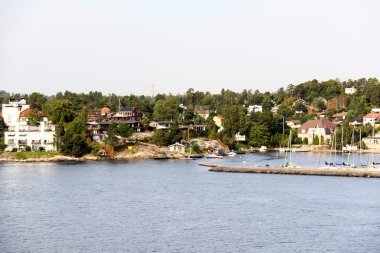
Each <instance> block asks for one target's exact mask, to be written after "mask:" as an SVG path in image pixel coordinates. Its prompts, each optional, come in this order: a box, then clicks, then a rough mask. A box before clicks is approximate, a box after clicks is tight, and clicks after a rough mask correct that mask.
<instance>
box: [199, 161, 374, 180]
mask: <svg viewBox="0 0 380 253" xmlns="http://www.w3.org/2000/svg"><path fill="white" fill-rule="evenodd" d="M199 165H200V166H205V167H209V168H210V169H209V171H212V172H231V173H261V174H285V175H311V176H339V177H367V178H380V170H375V169H372V168H363V169H361V168H349V167H348V168H344V167H343V168H342V167H336V168H292V167H281V166H273V167H259V166H225V165H219V164H218V165H217V164H208V163H200V164H199Z"/></svg>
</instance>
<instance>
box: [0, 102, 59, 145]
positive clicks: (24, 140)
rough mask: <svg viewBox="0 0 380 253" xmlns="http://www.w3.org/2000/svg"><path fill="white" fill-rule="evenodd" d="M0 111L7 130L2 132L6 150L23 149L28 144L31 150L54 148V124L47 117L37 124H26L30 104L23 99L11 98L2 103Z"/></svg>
mask: <svg viewBox="0 0 380 253" xmlns="http://www.w3.org/2000/svg"><path fill="white" fill-rule="evenodd" d="M2 112H3V118H4V121H5V124H7V126H8V130H7V131H5V132H4V143H5V144H6V145H7V148H6V151H12V150H13V149H16V150H25V148H26V146H29V147H30V148H31V149H32V150H39V149H44V150H49V151H50V150H56V147H55V146H54V133H55V125H53V124H51V122H50V121H49V120H48V118H47V117H43V120H42V121H41V122H39V125H38V126H31V125H29V124H28V120H27V118H28V116H29V113H30V112H31V109H30V106H29V105H27V104H26V101H25V99H21V100H13V99H11V100H10V101H9V103H8V104H3V105H2Z"/></svg>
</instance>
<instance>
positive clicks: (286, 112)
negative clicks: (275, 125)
mask: <svg viewBox="0 0 380 253" xmlns="http://www.w3.org/2000/svg"><path fill="white" fill-rule="evenodd" d="M277 114H278V115H281V116H282V117H284V118H285V119H288V118H290V117H291V116H292V115H293V114H294V111H293V109H292V108H291V107H290V106H287V105H284V104H281V105H280V106H279V107H278V110H277Z"/></svg>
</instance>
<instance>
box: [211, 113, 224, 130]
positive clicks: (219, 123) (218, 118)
mask: <svg viewBox="0 0 380 253" xmlns="http://www.w3.org/2000/svg"><path fill="white" fill-rule="evenodd" d="M212 120H213V121H214V124H215V125H216V126H217V127H218V128H219V129H218V133H219V132H221V131H223V121H224V118H223V117H222V116H220V115H217V116H214V118H213V119H212Z"/></svg>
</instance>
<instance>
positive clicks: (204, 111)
mask: <svg viewBox="0 0 380 253" xmlns="http://www.w3.org/2000/svg"><path fill="white" fill-rule="evenodd" d="M195 114H196V115H199V116H200V117H202V118H204V119H207V118H208V117H209V116H210V106H209V105H197V106H196V107H195Z"/></svg>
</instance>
